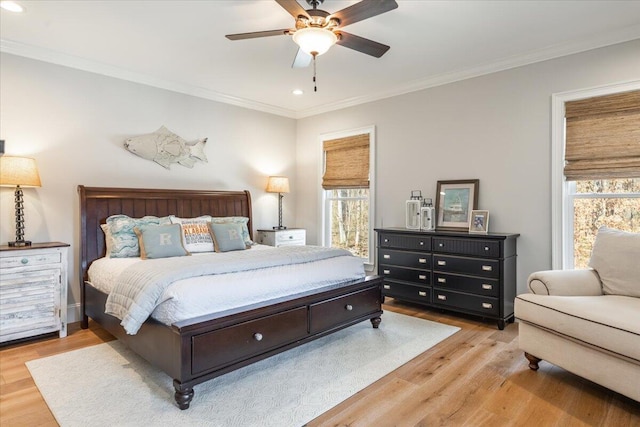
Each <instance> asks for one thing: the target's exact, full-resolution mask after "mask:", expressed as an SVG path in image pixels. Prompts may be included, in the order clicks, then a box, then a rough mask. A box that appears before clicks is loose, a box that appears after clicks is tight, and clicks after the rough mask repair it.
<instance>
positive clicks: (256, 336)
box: [253, 332, 262, 341]
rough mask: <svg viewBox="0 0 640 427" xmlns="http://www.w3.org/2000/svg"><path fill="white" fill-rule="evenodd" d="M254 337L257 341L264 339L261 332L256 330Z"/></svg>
mask: <svg viewBox="0 0 640 427" xmlns="http://www.w3.org/2000/svg"><path fill="white" fill-rule="evenodd" d="M253 339H254V340H256V341H262V334H261V333H260V332H256V333H255V334H253Z"/></svg>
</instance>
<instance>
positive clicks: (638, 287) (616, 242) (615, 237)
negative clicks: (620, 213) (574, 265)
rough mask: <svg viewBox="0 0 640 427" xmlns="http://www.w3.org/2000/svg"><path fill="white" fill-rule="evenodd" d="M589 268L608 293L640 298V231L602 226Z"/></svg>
mask: <svg viewBox="0 0 640 427" xmlns="http://www.w3.org/2000/svg"><path fill="white" fill-rule="evenodd" d="M589 267H591V268H593V269H594V270H596V271H597V272H598V275H599V276H600V280H601V281H602V289H603V292H604V293H605V294H607V295H625V296H631V297H640V233H629V232H626V231H620V230H614V229H612V228H607V227H600V229H599V230H598V235H597V236H596V242H595V243H594V244H593V250H592V252H591V259H590V260H589Z"/></svg>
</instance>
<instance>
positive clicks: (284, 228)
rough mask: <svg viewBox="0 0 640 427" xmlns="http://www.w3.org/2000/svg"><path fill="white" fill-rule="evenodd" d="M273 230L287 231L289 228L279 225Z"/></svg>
mask: <svg viewBox="0 0 640 427" xmlns="http://www.w3.org/2000/svg"><path fill="white" fill-rule="evenodd" d="M273 229H274V230H286V229H287V227H285V226H282V225H278V226H275V227H273Z"/></svg>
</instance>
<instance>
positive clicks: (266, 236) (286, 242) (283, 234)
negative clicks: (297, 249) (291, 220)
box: [256, 228, 307, 247]
mask: <svg viewBox="0 0 640 427" xmlns="http://www.w3.org/2000/svg"><path fill="white" fill-rule="evenodd" d="M256 242H258V243H260V244H261V245H269V246H276V247H277V246H304V245H306V244H307V231H306V230H305V229H304V228H291V229H285V230H258V235H257V237H256Z"/></svg>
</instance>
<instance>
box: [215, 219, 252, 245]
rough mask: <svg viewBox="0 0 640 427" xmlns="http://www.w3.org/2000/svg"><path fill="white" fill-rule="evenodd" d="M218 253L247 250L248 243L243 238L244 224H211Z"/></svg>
mask: <svg viewBox="0 0 640 427" xmlns="http://www.w3.org/2000/svg"><path fill="white" fill-rule="evenodd" d="M209 227H210V228H211V235H212V236H213V242H214V245H215V249H216V252H228V251H239V250H243V249H246V248H247V247H246V243H245V242H244V238H243V237H242V224H238V223H233V222H225V223H221V224H216V223H214V222H212V223H210V224H209Z"/></svg>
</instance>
